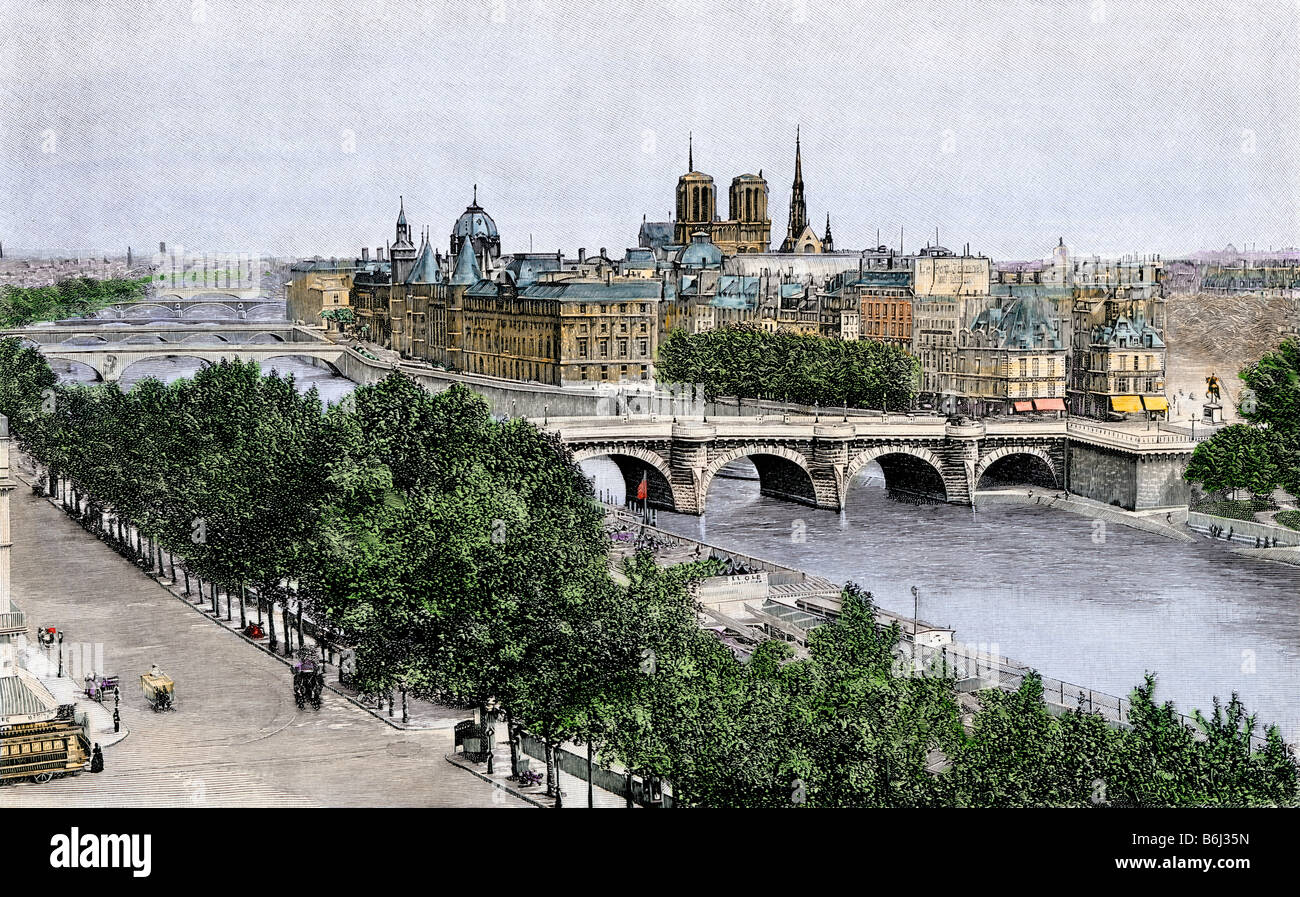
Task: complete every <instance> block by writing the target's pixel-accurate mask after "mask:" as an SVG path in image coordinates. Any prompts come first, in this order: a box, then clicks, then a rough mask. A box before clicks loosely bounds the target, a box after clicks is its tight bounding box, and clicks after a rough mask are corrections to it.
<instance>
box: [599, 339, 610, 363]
mask: <svg viewBox="0 0 1300 897" xmlns="http://www.w3.org/2000/svg"><path fill="white" fill-rule="evenodd" d="M600 357H601V358H608V357H609V340H607V339H603V340H601V341H600Z"/></svg>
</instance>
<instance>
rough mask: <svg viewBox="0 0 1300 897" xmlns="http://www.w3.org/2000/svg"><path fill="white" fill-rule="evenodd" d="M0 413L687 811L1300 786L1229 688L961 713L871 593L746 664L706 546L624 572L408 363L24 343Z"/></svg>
mask: <svg viewBox="0 0 1300 897" xmlns="http://www.w3.org/2000/svg"><path fill="white" fill-rule="evenodd" d="M0 412H2V413H5V414H7V415H9V417H10V419H11V421H12V422H13V424H14V428H15V431H16V433H17V434H18V438H19V441H20V444H21V446H22V447H23V448H24V449H25V450H26V451H28V452H29V453H31V454H32V455H33V456H34V457H36V458H38V459H40V460H41V461H42V462H43V463H44V464H46V465H47V467H48V470H49V474H50V476H51V477H52V478H53V479H54V480H55V481H57V482H59V483H60V484H62V491H63V492H64V493H65V494H66V493H71V494H72V495H73V496H74V499H73V503H74V505H75V507H77V508H79V509H84V513H85V515H86V516H87V517H88V518H89V521H90V524H91V525H92V526H101V527H102V526H103V525H104V524H103V521H104V519H105V514H106V512H112V513H113V514H114V515H116V516H115V517H113V518H112V522H111V526H112V527H114V528H119V529H120V527H121V521H122V520H126V521H129V522H130V523H132V524H134V526H135V527H138V528H139V530H140V531H141V532H142V533H143V534H145V537H146V539H147V540H148V542H149V545H148V546H146V547H145V551H147V552H150V553H153V552H155V551H157V550H165V551H167V552H169V553H174V554H175V555H178V556H179V557H180V558H181V564H182V569H183V571H185V572H186V575H188V571H191V570H192V571H194V572H195V573H196V574H198V575H201V576H203V577H204V578H205V579H208V580H209V581H211V582H214V583H218V584H220V585H221V586H222V587H223V588H225V589H226V590H227V594H230V592H231V591H233V592H234V593H235V594H242V588H243V587H244V585H245V584H251V585H254V586H256V587H257V588H256V591H257V592H258V595H259V600H260V598H261V596H262V595H268V596H272V597H275V598H277V599H278V600H279V601H281V602H282V603H284V604H285V605H286V606H287V605H288V604H289V603H290V602H292V603H295V604H297V606H298V607H299V608H300V609H302V608H305V609H306V611H307V613H308V614H309V615H311V616H312V618H313V619H316V620H318V621H321V622H324V623H325V624H326V625H328V626H329V627H330V628H332V629H336V630H338V631H339V632H341V633H342V634H343V638H344V639H345V640H346V641H347V642H348V643H350V644H352V645H354V646H355V648H356V651H357V670H356V674H355V675H356V684H357V685H358V686H359V687H360V688H362V689H363V690H365V691H368V692H370V693H372V694H378V693H387V692H389V691H390V690H392V689H395V688H398V689H404V690H406V691H407V692H409V693H411V694H414V695H416V696H420V697H427V698H432V699H439V700H444V701H446V700H450V701H457V702H464V703H467V704H474V705H480V706H482V705H486V704H488V703H490V702H496V703H499V704H500V705H501V706H502V707H503V708H504V710H505V711H506V713H507V724H508V726H509V727H510V729H511V731H512V733H514V732H518V731H519V730H521V729H526V730H527V731H530V732H532V733H534V734H535V735H537V736H538V737H540V738H541V739H543V740H544V741H545V742H546V743H547V745H548V746H549V748H550V752H551V753H552V754H553V752H554V749H555V748H556V746H558V745H559V744H560V743H562V742H565V741H577V742H579V743H584V744H586V745H588V746H589V749H590V750H592V751H593V752H595V753H598V754H599V756H600V757H601V758H602V760H607V761H612V762H617V763H621V764H623V765H624V766H625V767H626V768H627V769H629V770H631V771H632V772H633V773H636V774H640V775H642V776H645V777H648V778H665V779H667V780H669V781H670V782H671V784H672V790H673V793H674V796H675V799H676V801H677V802H679V803H681V804H683V805H692V806H790V805H792V804H793V805H806V806H921V805H1034V804H1043V803H1064V804H1079V805H1084V804H1095V803H1103V802H1107V803H1138V802H1149V803H1164V804H1181V803H1206V802H1209V803H1215V802H1218V803H1237V804H1244V803H1286V802H1290V801H1293V800H1294V797H1295V793H1296V768H1295V764H1294V762H1293V760H1292V758H1291V756H1290V754H1289V752H1288V749H1287V748H1286V747H1285V745H1283V743H1282V742H1281V739H1280V738H1279V737H1278V736H1277V733H1276V732H1275V731H1274V732H1270V733H1269V735H1268V740H1267V746H1266V748H1265V749H1264V750H1262V751H1260V750H1257V751H1252V749H1251V745H1250V739H1249V734H1250V732H1252V731H1253V730H1254V729H1255V725H1254V721H1253V720H1247V719H1245V718H1244V717H1243V715H1242V714H1241V712H1240V708H1239V704H1238V703H1237V702H1236V701H1235V699H1234V701H1233V702H1232V703H1231V704H1230V705H1229V708H1228V711H1227V713H1226V715H1220V714H1219V713H1218V712H1217V709H1216V715H1215V718H1214V720H1211V721H1207V722H1206V725H1205V729H1206V732H1207V733H1208V737H1206V738H1205V739H1204V740H1197V739H1196V738H1194V737H1193V734H1192V732H1191V730H1190V729H1188V728H1187V727H1186V726H1185V725H1183V723H1182V722H1181V720H1180V719H1179V718H1178V717H1177V715H1176V714H1174V712H1173V708H1172V707H1169V706H1168V705H1166V706H1165V707H1157V706H1156V705H1155V704H1154V702H1153V701H1151V700H1150V690H1151V687H1152V686H1151V683H1150V682H1148V683H1147V684H1146V685H1145V686H1144V687H1143V688H1140V689H1139V690H1138V692H1137V693H1136V694H1135V699H1134V700H1135V704H1134V723H1135V725H1134V728H1133V729H1132V730H1129V731H1123V732H1121V731H1116V730H1113V729H1111V728H1109V727H1108V726H1107V725H1106V724H1105V723H1104V722H1103V721H1102V720H1101V718H1100V717H1098V716H1095V715H1092V714H1087V713H1083V712H1081V711H1080V712H1077V713H1072V714H1067V715H1066V716H1064V717H1059V718H1058V717H1055V716H1052V715H1051V714H1049V713H1048V712H1047V709H1046V705H1044V704H1043V698H1042V692H1041V686H1039V685H1038V684H1037V683H1036V682H1034V681H1032V680H1031V681H1027V683H1026V685H1025V687H1024V688H1023V689H1022V690H1021V692H1019V693H1017V694H1016V695H1010V696H1004V695H1002V694H1000V693H998V692H989V693H986V694H984V695H983V701H984V709H983V710H982V711H981V712H979V713H978V714H976V715H975V716H974V719H973V721H971V720H963V719H962V716H961V712H960V710H959V707H958V704H957V702H956V699H955V683H954V682H953V681H952V679H951V678H950V677H948V676H945V675H942V674H940V675H935V676H932V677H927V678H919V677H912V676H907V675H899V674H898V672H897V671H896V670H895V668H894V662H895V656H896V654H897V653H898V650H897V646H898V640H899V631H898V629H897V627H896V626H895V627H893V628H890V629H883V630H882V629H881V628H879V627H878V626H877V623H876V614H875V608H874V606H873V604H872V600H871V596H870V595H869V594H867V593H864V592H862V591H860V590H858V589H857V588H855V587H852V586H850V587H847V588H846V589H845V591H844V594H843V596H842V597H843V612H842V615H841V616H840V618H839V619H838V620H837V621H836V622H835V623H832V624H828V625H826V626H823V627H820V628H818V629H816V630H814V631H813V632H812V633H811V634H810V639H809V645H808V652H807V656H806V657H802V658H796V657H795V656H794V654H793V652H792V650H791V648H790V647H789V646H788V645H786V644H785V643H783V642H779V641H771V642H767V643H765V644H763V645H761V646H760V647H759V648H758V649H757V651H756V652H755V653H754V655H753V656H752V657H751V658H749V659H748V661H747V662H745V661H742V660H741V659H739V658H738V657H737V656H736V655H735V654H733V653H732V651H731V649H730V648H729V647H727V646H726V645H725V644H724V643H723V642H721V641H720V640H718V639H717V638H716V637H715V636H714V634H713V633H711V632H709V631H706V630H703V629H701V628H700V626H699V623H698V617H697V608H696V604H695V601H694V599H693V597H692V595H691V591H690V585H691V583H692V582H693V581H695V580H696V579H698V578H699V577H701V576H703V575H706V574H708V573H710V572H712V570H713V569H714V564H713V562H709V561H705V562H698V563H695V564H690V565H682V566H678V567H673V568H670V569H663V568H661V567H659V566H658V565H657V564H656V563H655V561H654V560H653V558H651V557H649V556H648V555H640V556H637V557H635V558H633V559H631V560H630V561H628V562H626V563H625V566H624V568H623V570H622V572H623V574H624V575H625V578H626V582H627V584H626V585H620V584H619V583H617V582H615V581H614V579H613V578H611V576H610V575H609V571H608V568H607V549H608V539H607V536H606V535H605V532H604V529H603V525H602V511H601V509H600V506H599V505H598V504H597V503H596V502H594V501H593V500H592V496H591V487H590V485H589V484H588V482H587V481H586V479H585V477H584V476H583V475H582V472H581V471H580V470H579V469H578V468H577V467H576V465H574V464H573V463H572V460H571V456H570V455H569V454H568V452H567V451H566V450H565V449H564V447H563V446H562V445H561V444H559V443H558V442H557V441H556V440H554V439H553V438H552V437H550V436H547V435H545V434H543V433H541V432H539V431H538V430H536V429H535V428H533V427H532V426H530V425H528V424H527V423H525V422H523V421H504V422H502V421H495V420H493V419H492V418H491V416H490V415H489V414H488V410H487V407H486V405H485V404H484V402H483V401H482V400H481V399H480V398H478V397H476V396H475V395H473V394H472V393H469V392H467V391H465V390H463V389H460V388H453V389H451V390H448V391H446V392H443V393H439V394H436V395H435V394H431V393H429V392H427V391H424V390H422V389H420V388H418V387H417V386H415V385H414V384H413V383H412V382H411V381H409V380H407V379H405V378H403V377H400V376H398V375H394V376H391V377H389V378H388V379H386V380H384V381H382V382H380V383H378V384H374V385H372V386H362V387H359V388H358V389H357V390H356V391H355V393H354V394H353V396H352V397H351V398H350V400H348V401H347V402H344V403H341V404H339V405H337V406H332V407H324V406H322V404H321V403H320V401H319V399H318V398H317V396H316V395H315V394H314V392H309V393H307V394H305V395H303V394H300V393H298V392H297V390H296V389H295V388H294V385H293V383H292V381H291V380H286V379H282V378H279V377H277V376H275V375H272V376H269V377H263V376H261V375H260V373H259V372H258V371H257V369H256V368H255V367H254V366H252V365H244V364H239V363H228V364H221V365H215V366H213V367H210V368H207V369H204V370H202V371H200V372H199V373H198V374H197V375H196V376H195V377H194V378H193V380H189V381H184V380H182V381H178V382H176V383H175V384H172V385H170V386H164V385H162V384H161V383H158V382H156V381H142V382H141V383H140V384H138V385H137V386H136V387H135V388H134V389H133V390H131V391H130V392H129V393H122V392H121V391H120V390H119V389H118V388H117V386H116V385H112V384H110V385H107V386H103V387H93V388H91V387H85V386H67V387H64V386H59V385H58V384H57V383H56V382H55V380H54V377H53V375H52V374H51V373H50V371H49V368H48V367H47V366H46V365H45V364H44V361H43V359H42V358H41V356H40V355H39V354H38V353H36V352H35V351H33V350H31V349H24V348H23V347H22V346H21V345H20V344H19V343H18V342H17V341H16V340H5V341H0ZM155 546H156V547H155ZM157 563H158V565H161V560H158V561H157ZM1143 689H1145V691H1144V690H1143ZM1144 720H1150V721H1152V722H1151V723H1150V725H1147V724H1146V723H1143V722H1141V721H1144ZM1139 723H1141V724H1139ZM512 744H513V740H512ZM549 773H551V764H548V774H549ZM1098 782H1101V783H1102V785H1101V786H1100V787H1101V789H1102V791H1103V792H1104V794H1103V795H1102V797H1100V798H1099V797H1098V793H1099V792H1098V787H1099V786H1098Z"/></svg>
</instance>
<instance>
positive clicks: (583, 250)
mask: <svg viewBox="0 0 1300 897" xmlns="http://www.w3.org/2000/svg"><path fill="white" fill-rule="evenodd" d="M586 262H587V247H586V246H579V247H578V264H579V265H583V264H586Z"/></svg>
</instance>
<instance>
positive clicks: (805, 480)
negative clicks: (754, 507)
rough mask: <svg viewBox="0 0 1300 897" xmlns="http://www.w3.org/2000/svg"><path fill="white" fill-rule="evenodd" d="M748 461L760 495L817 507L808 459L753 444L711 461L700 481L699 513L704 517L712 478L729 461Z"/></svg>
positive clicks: (769, 445) (780, 448)
mask: <svg viewBox="0 0 1300 897" xmlns="http://www.w3.org/2000/svg"><path fill="white" fill-rule="evenodd" d="M741 458H747V459H749V461H750V463H752V464H753V465H754V469H755V470H757V471H758V488H759V493H760V494H761V495H770V496H773V497H776V498H784V499H787V500H789V501H795V502H798V503H800V504H806V505H811V506H813V507H817V506H818V501H817V487H816V484H815V483H814V482H813V476H812V473H811V471H810V470H809V469H808V459H807V458H806V457H804V455H803V454H801V453H800V452H797V451H795V450H794V449H792V448H788V447H786V446H784V445H779V444H773V443H755V444H752V445H743V446H737V447H735V448H731V449H727V450H726V451H724V452H722V453H721V454H719V455H717V456H716V457H714V458H713V459H712V460H711V461H710V462H709V465H708V467H706V468H705V469H704V474H703V476H701V477H700V485H699V513H701V514H702V513H704V507H705V503H706V502H707V500H708V497H709V487H710V486H711V485H712V484H713V480H714V478H715V477H716V476H717V475H718V473H719V472H720V471H721V470H722V468H724V467H726V466H727V465H728V464H730V463H731V462H732V461H738V460H740V459H741Z"/></svg>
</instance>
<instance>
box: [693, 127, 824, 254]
mask: <svg viewBox="0 0 1300 897" xmlns="http://www.w3.org/2000/svg"><path fill="white" fill-rule="evenodd" d="M688 140H689V141H690V143H689V147H690V148H689V150H688V151H687V152H688V161H687V167H688V168H689V169H690V170H689V171H688V172H687V173H686V174H684V175H682V176H681V177H680V178H678V179H677V215H676V221H675V223H674V227H673V242H674V243H676V244H677V245H679V246H684V245H686V244H687V243H690V242H691V236H692V235H693V234H696V233H701V232H703V233H705V234H708V236H709V239H710V240H711V241H712V242H713V244H714V245H715V246H717V247H718V248H719V249H721V250H722V251H723V253H725V254H727V255H735V254H736V253H739V252H769V251H770V247H771V240H772V219H771V218H769V217H768V215H767V181H766V180H765V179H764V178H763V171H762V169H759V172H758V174H742V175H738V176H736V177H735V178H732V181H731V190H730V191H729V195H728V205H727V213H728V217H727V218H726V219H721V218H719V217H718V215H717V188H716V187H715V186H714V183H713V178H712V176H710V175H707V174H704V173H703V172H701V171H696V170H695V145H694V136H693V135H691V136H690V137H688ZM834 248H835V247H834V244H833V242H832V239H831V219H830V216H829V215H827V216H826V235H825V236H824V237H818V236H817V233H816V232H815V231H814V230H813V229H812V225H810V224H809V223H808V207H807V205H806V204H805V202H804V195H803V153H802V150H801V147H800V145H799V131H798V129H796V130H795V138H794V186H793V187H792V189H791V193H790V222H789V225H788V226H787V228H786V232H785V241H784V242H782V243H781V250H780V251H781V252H799V253H819V252H832V251H834Z"/></svg>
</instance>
